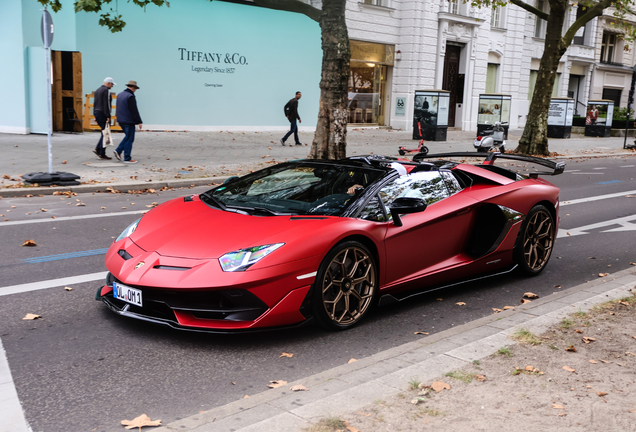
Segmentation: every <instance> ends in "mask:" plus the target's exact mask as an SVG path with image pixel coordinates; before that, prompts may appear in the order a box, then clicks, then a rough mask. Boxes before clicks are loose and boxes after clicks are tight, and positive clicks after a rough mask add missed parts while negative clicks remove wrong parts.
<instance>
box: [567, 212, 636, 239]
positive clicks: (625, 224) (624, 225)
mask: <svg viewBox="0 0 636 432" xmlns="http://www.w3.org/2000/svg"><path fill="white" fill-rule="evenodd" d="M633 222H636V215H631V216H625V217H622V218H617V219H611V220H607V221H603V222H598V223H595V224H590V225H585V226H582V227H577V228H570V229H566V228H559V233H558V235H557V238H562V237H574V236H577V235H583V234H588V233H587V232H586V231H590V230H593V229H598V228H605V227H610V226H612V225H620V227H619V228H614V229H609V230H604V231H601V232H604V233H605V232H620V231H636V223H633Z"/></svg>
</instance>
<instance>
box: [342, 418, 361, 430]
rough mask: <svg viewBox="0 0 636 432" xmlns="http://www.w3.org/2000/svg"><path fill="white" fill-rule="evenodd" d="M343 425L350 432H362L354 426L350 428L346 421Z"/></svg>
mask: <svg viewBox="0 0 636 432" xmlns="http://www.w3.org/2000/svg"><path fill="white" fill-rule="evenodd" d="M343 423H344V425H345V427H346V428H347V430H348V431H349V432H360V429H357V428H354V427H353V426H349V422H348V421H344V422H343Z"/></svg>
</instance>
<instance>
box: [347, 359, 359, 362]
mask: <svg viewBox="0 0 636 432" xmlns="http://www.w3.org/2000/svg"><path fill="white" fill-rule="evenodd" d="M357 361H358V360H356V359H354V358H352V359H349V361H348V362H347V363H353V362H357Z"/></svg>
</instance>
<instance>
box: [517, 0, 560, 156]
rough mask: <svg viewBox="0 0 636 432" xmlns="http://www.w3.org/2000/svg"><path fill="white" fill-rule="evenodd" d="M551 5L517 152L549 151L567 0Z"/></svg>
mask: <svg viewBox="0 0 636 432" xmlns="http://www.w3.org/2000/svg"><path fill="white" fill-rule="evenodd" d="M550 8H551V9H550V15H549V18H548V22H547V32H546V36H545V38H546V43H545V48H544V50H543V56H542V57H541V65H540V67H539V74H538V76H537V82H536V84H535V86H534V94H533V95H532V102H531V103H530V111H529V113H528V121H527V122H526V126H525V128H524V129H523V134H522V135H521V139H520V140H519V146H518V147H517V149H516V151H517V152H520V153H523V154H533V155H544V156H548V155H549V154H550V151H549V150H548V110H549V108H550V99H551V98H552V88H553V87H554V80H555V78H556V71H557V68H558V66H559V60H560V59H561V57H562V56H563V54H565V51H566V50H567V46H566V45H565V43H564V41H563V38H562V36H561V32H562V28H563V20H564V18H565V12H566V10H567V4H566V3H565V2H564V0H553V1H551V2H550Z"/></svg>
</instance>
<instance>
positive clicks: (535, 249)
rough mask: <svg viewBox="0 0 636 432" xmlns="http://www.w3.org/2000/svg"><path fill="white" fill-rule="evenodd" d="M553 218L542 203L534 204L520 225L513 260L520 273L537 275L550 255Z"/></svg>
mask: <svg viewBox="0 0 636 432" xmlns="http://www.w3.org/2000/svg"><path fill="white" fill-rule="evenodd" d="M554 228H555V227H554V218H553V217H552V213H550V211H549V210H548V209H547V208H546V207H545V206H542V205H538V206H534V207H533V208H532V210H530V212H529V213H528V215H527V216H526V220H525V221H524V222H523V224H522V225H521V232H520V233H519V237H518V238H517V244H516V246H515V261H516V263H517V264H518V265H519V269H520V270H521V272H522V273H525V274H527V275H531V276H534V275H538V274H539V273H541V272H542V271H543V269H544V268H545V266H546V265H547V264H548V261H549V260H550V255H552V247H553V246H554Z"/></svg>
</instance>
